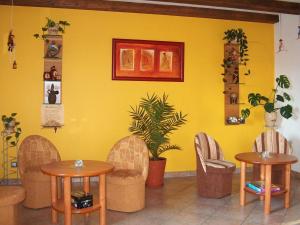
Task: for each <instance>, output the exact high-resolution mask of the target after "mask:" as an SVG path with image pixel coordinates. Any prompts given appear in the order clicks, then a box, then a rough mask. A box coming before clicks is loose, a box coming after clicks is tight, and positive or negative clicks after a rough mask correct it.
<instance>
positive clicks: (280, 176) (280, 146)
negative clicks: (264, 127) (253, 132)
mask: <svg viewBox="0 0 300 225" xmlns="http://www.w3.org/2000/svg"><path fill="white" fill-rule="evenodd" d="M252 151H253V152H263V151H268V152H271V153H281V154H289V155H290V154H292V152H293V151H292V148H291V147H290V145H289V143H288V141H287V139H286V138H285V137H284V136H283V135H282V134H280V133H279V132H277V131H276V130H274V129H271V130H268V131H266V132H263V133H261V134H260V135H259V136H258V137H257V138H256V139H255V142H254V145H253V148H252ZM253 178H254V180H260V166H259V165H254V166H253ZM284 180H285V173H284V165H273V166H272V183H274V184H281V185H282V184H284Z"/></svg>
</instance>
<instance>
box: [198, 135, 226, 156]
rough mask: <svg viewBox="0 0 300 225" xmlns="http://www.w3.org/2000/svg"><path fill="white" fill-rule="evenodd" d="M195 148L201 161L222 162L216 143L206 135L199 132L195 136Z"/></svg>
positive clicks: (220, 152) (221, 154)
mask: <svg viewBox="0 0 300 225" xmlns="http://www.w3.org/2000/svg"><path fill="white" fill-rule="evenodd" d="M195 148H196V150H197V149H198V150H199V151H198V154H201V155H202V157H203V159H204V160H206V159H218V160H223V159H224V156H223V152H222V149H221V148H220V146H219V144H218V142H217V141H216V140H215V139H213V138H212V137H210V136H209V135H207V134H206V133H203V132H200V133H198V134H197V135H196V136H195Z"/></svg>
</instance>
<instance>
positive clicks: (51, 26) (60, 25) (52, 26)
mask: <svg viewBox="0 0 300 225" xmlns="http://www.w3.org/2000/svg"><path fill="white" fill-rule="evenodd" d="M46 19H47V22H46V24H45V26H43V27H42V34H38V33H36V34H34V35H33V36H34V37H35V38H37V39H38V38H41V39H43V40H47V34H52V35H56V34H58V33H62V34H64V33H65V28H66V26H70V23H69V22H67V21H62V20H60V21H58V22H55V21H54V20H52V19H50V18H48V17H46Z"/></svg>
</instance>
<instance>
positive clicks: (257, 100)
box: [241, 75, 293, 119]
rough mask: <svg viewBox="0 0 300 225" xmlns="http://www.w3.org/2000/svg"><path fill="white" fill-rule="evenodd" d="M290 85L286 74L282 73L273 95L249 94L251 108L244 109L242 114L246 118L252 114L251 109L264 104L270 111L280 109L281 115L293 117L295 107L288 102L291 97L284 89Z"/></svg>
mask: <svg viewBox="0 0 300 225" xmlns="http://www.w3.org/2000/svg"><path fill="white" fill-rule="evenodd" d="M289 87H290V81H289V79H288V77H287V76H286V75H280V76H279V77H277V78H276V88H275V89H273V90H272V94H271V97H270V98H268V97H266V96H264V95H261V94H260V93H250V94H249V95H248V102H249V103H250V104H251V107H250V108H245V109H242V111H241V115H242V117H243V118H244V119H246V118H247V117H249V116H250V109H251V108H254V107H257V106H263V107H264V110H265V111H266V112H268V113H271V112H276V111H279V112H280V115H281V116H282V117H284V118H286V119H289V118H290V117H292V115H293V114H292V113H293V107H292V106H291V105H290V104H288V102H289V101H290V100H291V97H290V95H289V94H288V93H286V92H285V91H284V89H288V88H289Z"/></svg>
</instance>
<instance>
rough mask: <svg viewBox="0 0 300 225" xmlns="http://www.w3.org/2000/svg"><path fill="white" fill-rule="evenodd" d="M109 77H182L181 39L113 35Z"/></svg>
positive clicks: (171, 79) (129, 78)
mask: <svg viewBox="0 0 300 225" xmlns="http://www.w3.org/2000/svg"><path fill="white" fill-rule="evenodd" d="M112 64H113V65H112V79H113V80H144V81H175V82H183V81H184V43H183V42H165V41H147V40H131V39H113V43H112Z"/></svg>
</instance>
